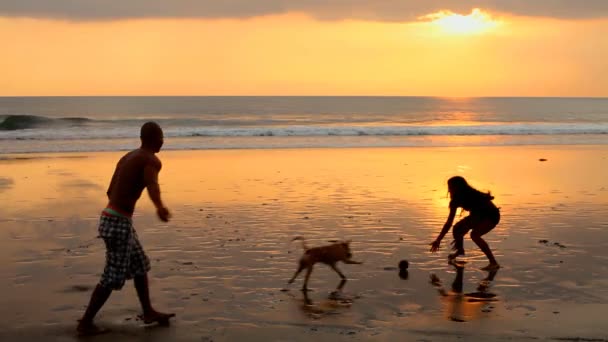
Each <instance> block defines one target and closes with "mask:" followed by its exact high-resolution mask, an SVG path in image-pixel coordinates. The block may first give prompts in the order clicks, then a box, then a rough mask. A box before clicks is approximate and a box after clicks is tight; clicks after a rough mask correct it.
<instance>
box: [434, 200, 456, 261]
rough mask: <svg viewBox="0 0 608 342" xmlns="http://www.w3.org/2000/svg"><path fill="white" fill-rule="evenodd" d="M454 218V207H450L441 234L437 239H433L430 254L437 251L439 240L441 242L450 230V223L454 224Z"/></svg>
mask: <svg viewBox="0 0 608 342" xmlns="http://www.w3.org/2000/svg"><path fill="white" fill-rule="evenodd" d="M455 216H456V207H453V206H450V214H449V215H448V219H447V220H446V221H445V224H444V225H443V229H441V232H440V233H439V236H438V237H437V239H435V241H433V242H432V243H431V252H435V251H437V250H438V249H439V246H440V245H441V240H443V237H444V236H445V234H447V233H448V231H449V230H450V228H451V227H452V223H454V217H455Z"/></svg>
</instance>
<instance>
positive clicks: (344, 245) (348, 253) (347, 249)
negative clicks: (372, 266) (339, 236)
mask: <svg viewBox="0 0 608 342" xmlns="http://www.w3.org/2000/svg"><path fill="white" fill-rule="evenodd" d="M350 242H351V240H346V241H342V242H340V245H341V246H342V248H343V249H344V252H346V257H347V258H349V259H350V258H352V257H353V253H352V252H351V251H350Z"/></svg>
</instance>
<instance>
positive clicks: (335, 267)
mask: <svg viewBox="0 0 608 342" xmlns="http://www.w3.org/2000/svg"><path fill="white" fill-rule="evenodd" d="M329 267H331V269H332V270H334V271H336V273H338V275H339V276H340V278H342V280H346V276H344V274H343V273H342V272H340V270H339V269H338V266H336V265H335V264H331V265H329Z"/></svg>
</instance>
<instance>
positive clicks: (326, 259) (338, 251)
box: [288, 236, 362, 291]
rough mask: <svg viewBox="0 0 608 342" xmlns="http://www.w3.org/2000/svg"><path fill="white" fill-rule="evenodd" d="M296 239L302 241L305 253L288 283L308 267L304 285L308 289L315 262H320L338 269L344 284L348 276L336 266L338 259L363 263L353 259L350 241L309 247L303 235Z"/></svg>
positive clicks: (305, 289) (358, 263)
mask: <svg viewBox="0 0 608 342" xmlns="http://www.w3.org/2000/svg"><path fill="white" fill-rule="evenodd" d="M296 240H301V241H302V248H304V255H302V258H300V266H299V267H298V270H297V271H296V273H295V274H294V275H293V277H291V279H290V280H289V282H288V283H289V284H291V283H293V282H294V280H296V277H297V276H298V275H299V274H300V272H302V271H303V270H304V269H306V278H305V279H304V286H302V290H304V291H307V290H308V279H309V278H310V274H311V273H312V268H313V266H314V264H316V263H318V262H321V263H324V264H326V265H328V266H329V267H331V268H332V269H333V270H334V271H336V273H338V275H339V276H340V278H342V285H343V283H344V282H345V281H346V277H345V276H344V274H342V272H340V270H339V269H338V267H336V263H338V261H342V262H343V263H345V264H357V265H360V264H362V262H359V261H353V260H351V258H352V256H353V255H352V253H351V252H350V241H343V242H336V243H333V244H331V245H327V246H321V247H315V248H308V247H307V246H306V242H304V238H303V237H301V236H298V237H295V238H294V239H293V240H292V241H296Z"/></svg>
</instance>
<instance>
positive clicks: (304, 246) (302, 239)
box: [291, 236, 308, 251]
mask: <svg viewBox="0 0 608 342" xmlns="http://www.w3.org/2000/svg"><path fill="white" fill-rule="evenodd" d="M298 240H300V241H302V248H303V249H304V250H305V251H307V250H308V246H307V245H306V240H304V237H303V236H296V237H294V238H293V239H292V240H291V241H298Z"/></svg>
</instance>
